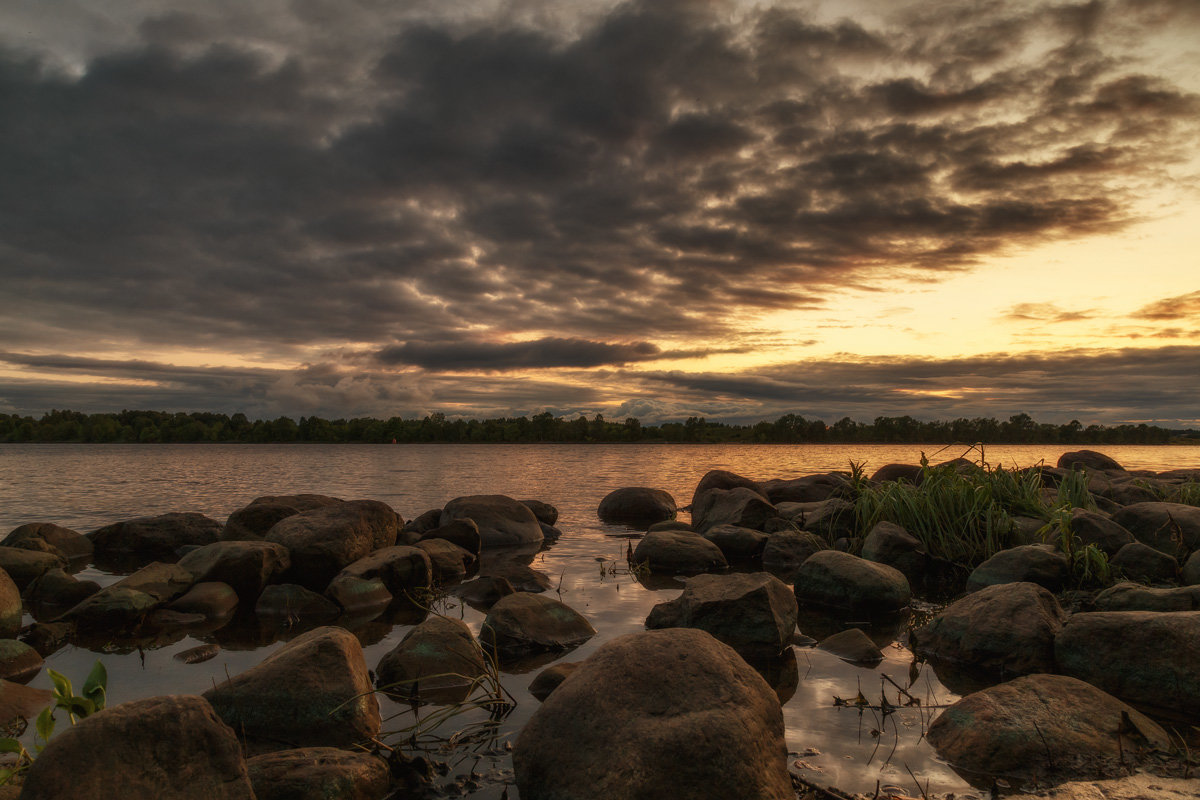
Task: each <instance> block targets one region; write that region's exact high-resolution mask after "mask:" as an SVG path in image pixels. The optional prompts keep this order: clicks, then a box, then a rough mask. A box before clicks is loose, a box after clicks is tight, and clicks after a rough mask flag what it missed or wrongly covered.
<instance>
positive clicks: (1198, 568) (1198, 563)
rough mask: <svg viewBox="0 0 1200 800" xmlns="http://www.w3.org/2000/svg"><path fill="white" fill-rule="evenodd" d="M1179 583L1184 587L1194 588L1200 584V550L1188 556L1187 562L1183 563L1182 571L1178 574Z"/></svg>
mask: <svg viewBox="0 0 1200 800" xmlns="http://www.w3.org/2000/svg"><path fill="white" fill-rule="evenodd" d="M1179 581H1180V583H1182V584H1183V585H1184V586H1196V585H1197V584H1200V550H1197V551H1196V552H1194V553H1192V554H1191V555H1190V556H1188V559H1187V561H1185V562H1183V569H1182V570H1181V571H1180V573H1179Z"/></svg>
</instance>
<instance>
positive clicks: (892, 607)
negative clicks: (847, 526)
mask: <svg viewBox="0 0 1200 800" xmlns="http://www.w3.org/2000/svg"><path fill="white" fill-rule="evenodd" d="M795 591H796V598H797V599H798V600H799V601H800V603H802V604H807V605H814V606H821V607H824V608H838V609H847V610H851V611H855V612H862V613H867V614H890V613H893V612H896V611H899V610H901V609H903V608H905V607H906V606H907V605H908V601H909V600H911V599H912V590H911V589H910V588H909V585H908V579H907V578H905V577H904V573H902V572H900V571H899V570H897V569H893V568H892V567H889V566H887V565H886V564H876V563H875V562H874V561H867V560H866V559H863V558H859V557H858V556H853V555H850V554H849V553H843V552H841V551H838V550H822V551H820V552H818V553H814V554H813V555H811V556H810V557H809V558H808V559H807V560H805V562H804V563H803V564H801V565H800V567H799V569H797V570H796V581H795Z"/></svg>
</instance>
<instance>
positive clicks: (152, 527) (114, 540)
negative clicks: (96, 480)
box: [88, 513, 221, 562]
mask: <svg viewBox="0 0 1200 800" xmlns="http://www.w3.org/2000/svg"><path fill="white" fill-rule="evenodd" d="M220 535H221V523H219V522H217V521H216V520H215V519H209V518H208V517H206V516H204V515H203V514H196V513H183V514H179V513H173V514H160V515H159V516H157V517H138V518H137V519H130V520H125V521H124V522H117V523H114V524H112V525H105V526H104V527H103V528H100V529H99V530H96V531H92V532H91V533H89V534H88V538H89V539H91V540H92V545H93V546H94V547H95V553H96V556H97V557H100V558H115V559H122V560H124V559H136V560H138V561H141V562H147V561H173V560H175V559H176V558H178V557H179V548H181V547H185V546H189V545H191V546H199V547H203V546H204V545H206V544H212V543H213V542H215V541H217V539H218V537H220Z"/></svg>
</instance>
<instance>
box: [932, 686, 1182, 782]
mask: <svg viewBox="0 0 1200 800" xmlns="http://www.w3.org/2000/svg"><path fill="white" fill-rule="evenodd" d="M928 736H929V743H930V744H932V745H933V747H934V749H935V750H937V751H938V755H940V756H941V757H942V758H944V759H946V760H947V761H949V762H950V764H951V766H953V767H954V768H955V769H956V770H959V771H962V772H965V773H968V774H970V773H974V774H975V775H978V776H980V777H982V778H983V780H984V782H985V783H986V782H987V777H986V776H992V775H1003V776H1005V777H1006V778H1009V779H1010V780H1011V778H1012V777H1023V778H1030V779H1032V778H1036V779H1037V780H1038V781H1039V782H1041V781H1047V780H1049V781H1051V782H1054V781H1058V780H1064V779H1067V778H1101V777H1108V776H1113V775H1122V774H1125V773H1126V772H1127V769H1126V765H1127V764H1131V763H1132V764H1136V763H1137V762H1138V761H1140V760H1142V759H1143V758H1145V757H1146V756H1148V755H1149V751H1150V750H1151V749H1154V748H1159V749H1163V750H1166V749H1168V748H1170V746H1171V741H1170V738H1169V737H1168V736H1167V733H1166V731H1164V730H1163V729H1162V728H1161V727H1159V725H1158V724H1157V723H1155V722H1153V721H1151V720H1150V719H1149V718H1148V717H1146V716H1145V715H1144V714H1141V713H1139V712H1137V711H1135V710H1134V709H1133V708H1131V707H1130V706H1128V705H1126V704H1125V703H1122V702H1121V701H1120V700H1118V699H1117V698H1115V697H1113V696H1111V695H1109V694H1106V693H1105V692H1103V691H1101V690H1100V689H1097V688H1096V687H1094V686H1091V685H1089V684H1087V683H1084V682H1083V681H1080V680H1077V679H1075V678H1070V677H1067V676H1065V675H1029V676H1026V677H1024V678H1017V679H1016V680H1013V681H1009V682H1007V683H1001V684H999V685H997V686H993V687H991V688H989V689H984V690H983V691H981V692H975V693H974V694H970V695H967V696H966V697H964V698H963V699H961V700H959V701H958V702H957V703H955V704H954V705H952V706H950V707H949V708H948V709H946V710H945V711H943V712H942V714H941V715H940V716H939V717H938V718H937V719H936V720H934V721H933V724H932V725H931V726H930V727H929V734H928Z"/></svg>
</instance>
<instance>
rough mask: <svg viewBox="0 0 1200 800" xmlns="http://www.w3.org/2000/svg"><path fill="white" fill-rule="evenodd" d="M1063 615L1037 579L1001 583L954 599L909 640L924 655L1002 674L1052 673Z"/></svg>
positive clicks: (1006, 675)
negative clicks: (959, 598)
mask: <svg viewBox="0 0 1200 800" xmlns="http://www.w3.org/2000/svg"><path fill="white" fill-rule="evenodd" d="M1066 618H1067V615H1066V613H1065V612H1064V611H1063V610H1062V607H1061V606H1059V604H1058V600H1056V599H1055V598H1054V595H1052V594H1050V592H1048V591H1046V589H1044V588H1042V587H1041V586H1038V585H1037V584H1036V583H1002V584H997V585H995V586H989V587H987V588H986V589H980V590H979V591H978V592H973V593H971V594H969V595H967V596H966V597H964V598H962V599H961V600H958V601H956V602H954V603H952V604H951V605H949V606H948V607H947V608H946V609H945V610H943V611H942V613H940V614H938V615H937V616H936V617H934V618H933V619H932V620H930V621H929V623H928V624H927V625H925V626H924V627H923V628H920V629H919V630H917V631H914V632H913V633H912V634H911V636H910V644H911V645H912V646H913V649H914V652H916V653H917V655H919V656H921V657H923V658H928V659H930V660H932V661H935V662H937V661H948V662H950V663H952V664H955V665H957V666H959V667H962V668H966V669H968V670H978V671H985V672H990V673H994V674H998V675H999V676H1000V677H1011V676H1013V675H1028V674H1030V673H1035V672H1054V671H1055V669H1054V637H1055V636H1057V635H1058V632H1059V631H1061V630H1062V626H1063V622H1064V621H1065V620H1066Z"/></svg>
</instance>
